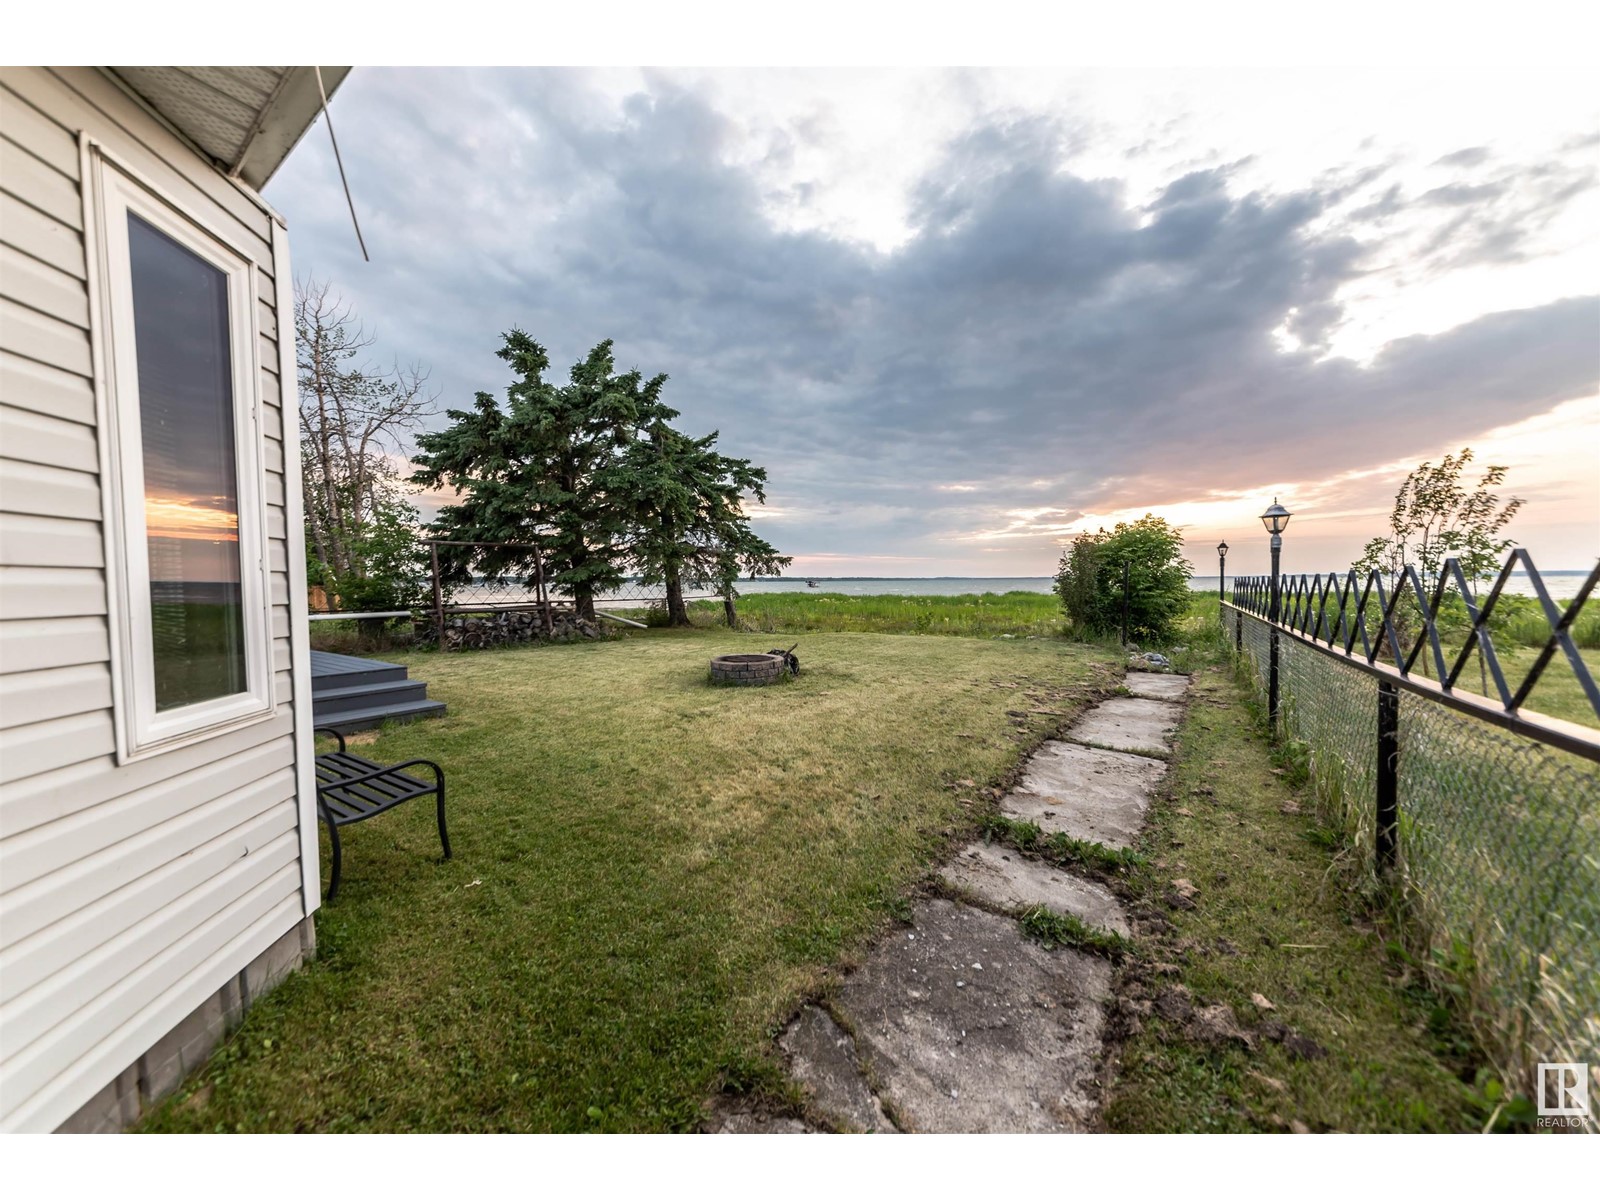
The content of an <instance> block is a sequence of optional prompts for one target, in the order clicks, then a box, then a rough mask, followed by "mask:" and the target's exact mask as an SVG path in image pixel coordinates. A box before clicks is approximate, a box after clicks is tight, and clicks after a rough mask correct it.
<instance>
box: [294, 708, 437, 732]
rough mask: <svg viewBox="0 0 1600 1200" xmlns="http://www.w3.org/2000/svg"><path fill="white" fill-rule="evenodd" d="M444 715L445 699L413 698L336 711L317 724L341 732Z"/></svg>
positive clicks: (319, 720) (319, 719)
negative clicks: (346, 710) (399, 701)
mask: <svg viewBox="0 0 1600 1200" xmlns="http://www.w3.org/2000/svg"><path fill="white" fill-rule="evenodd" d="M442 716H444V701H443V700H412V701H407V702H404V703H400V704H384V705H375V706H373V707H371V708H358V709H353V710H351V711H349V712H341V713H335V714H334V715H333V716H331V717H329V718H328V719H327V720H324V719H323V718H321V717H318V718H317V726H318V728H329V729H337V730H338V731H339V732H340V733H355V732H357V731H358V730H362V729H376V728H377V727H378V726H379V725H382V724H383V723H384V722H385V721H421V720H423V719H424V718H427V717H442Z"/></svg>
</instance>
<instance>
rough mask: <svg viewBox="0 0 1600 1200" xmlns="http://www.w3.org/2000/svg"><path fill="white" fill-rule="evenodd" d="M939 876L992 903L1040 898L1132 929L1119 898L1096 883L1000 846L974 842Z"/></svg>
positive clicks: (1010, 905) (1084, 917) (1027, 904)
mask: <svg viewBox="0 0 1600 1200" xmlns="http://www.w3.org/2000/svg"><path fill="white" fill-rule="evenodd" d="M939 876H940V878H942V879H944V880H945V881H947V882H949V883H952V884H954V885H956V886H957V887H961V888H965V889H967V891H969V892H971V893H972V894H974V895H975V896H977V897H978V898H979V899H980V900H982V901H983V902H984V903H985V904H988V905H992V906H993V907H995V908H1000V909H1009V910H1015V909H1023V908H1034V907H1036V906H1037V905H1040V904H1042V905H1044V906H1045V907H1046V908H1048V909H1049V910H1050V911H1051V912H1055V913H1061V914H1064V915H1070V916H1074V917H1077V918H1078V920H1080V921H1082V922H1083V923H1084V924H1086V925H1095V926H1099V927H1100V928H1101V929H1109V930H1110V931H1111V932H1112V933H1120V934H1121V935H1122V936H1123V937H1129V936H1131V934H1132V932H1133V930H1132V929H1131V928H1130V927H1129V925H1128V917H1127V914H1126V913H1125V912H1123V910H1122V903H1121V902H1120V901H1119V900H1118V899H1117V898H1116V896H1114V895H1113V894H1112V893H1111V892H1109V891H1107V890H1106V889H1105V888H1103V887H1101V886H1100V885H1099V884H1098V883H1091V882H1090V881H1089V880H1087V879H1079V878H1078V877H1077V876H1076V875H1073V874H1071V873H1070V872H1067V871H1063V870H1061V869H1060V868H1059V867H1053V866H1051V865H1050V864H1049V863H1046V862H1040V861H1039V860H1038V859H1034V858H1026V857H1024V856H1023V855H1021V854H1018V853H1016V852H1015V851H1011V850H1004V849H1002V848H1001V847H999V846H992V845H985V844H984V843H982V842H974V843H973V844H972V845H970V846H968V847H967V848H966V849H965V850H963V851H962V852H961V853H960V854H958V855H957V856H956V857H955V859H954V860H953V861H952V862H951V863H950V864H949V865H947V866H946V867H945V868H944V870H942V871H940V872H939Z"/></svg>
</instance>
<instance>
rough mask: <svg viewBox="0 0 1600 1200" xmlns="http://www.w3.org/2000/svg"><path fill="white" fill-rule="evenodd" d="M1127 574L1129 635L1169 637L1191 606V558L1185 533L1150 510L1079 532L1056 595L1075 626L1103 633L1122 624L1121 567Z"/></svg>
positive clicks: (1064, 558)
mask: <svg viewBox="0 0 1600 1200" xmlns="http://www.w3.org/2000/svg"><path fill="white" fill-rule="evenodd" d="M1124 567H1126V568H1127V573H1128V635H1129V636H1130V637H1134V638H1138V639H1139V640H1141V641H1144V640H1161V639H1164V638H1167V637H1169V636H1170V635H1171V634H1172V632H1173V629H1174V627H1175V626H1176V624H1177V622H1178V619H1179V618H1180V617H1181V616H1182V615H1183V614H1184V613H1185V612H1186V611H1187V609H1188V605H1189V574H1190V567H1189V563H1188V562H1187V561H1186V560H1185V559H1184V557H1183V534H1182V532H1181V531H1180V530H1179V529H1178V528H1177V527H1176V526H1174V525H1170V524H1168V523H1167V520H1166V518H1164V517H1157V516H1154V515H1153V514H1150V513H1146V514H1145V515H1144V516H1142V517H1140V518H1139V519H1138V520H1137V521H1133V522H1126V521H1124V522H1119V523H1118V524H1117V526H1116V528H1114V529H1113V530H1111V531H1110V532H1109V533H1108V532H1106V530H1104V529H1101V530H1099V531H1098V532H1096V533H1081V534H1079V535H1078V536H1077V537H1076V538H1074V539H1073V542H1072V545H1071V546H1069V547H1068V549H1067V551H1066V553H1065V554H1063V555H1062V557H1061V566H1060V572H1059V573H1058V574H1057V576H1056V594H1057V595H1059V596H1060V597H1061V604H1062V607H1063V609H1065V611H1066V614H1067V619H1068V621H1069V623H1070V624H1071V626H1072V628H1073V629H1074V630H1075V631H1077V632H1079V633H1080V634H1088V635H1092V636H1096V637H1103V636H1105V635H1107V634H1111V633H1116V632H1118V631H1120V629H1121V627H1122V604H1123V584H1122V574H1123V568H1124Z"/></svg>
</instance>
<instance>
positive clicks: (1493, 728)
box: [1224, 586, 1600, 1128]
mask: <svg viewBox="0 0 1600 1200" xmlns="http://www.w3.org/2000/svg"><path fill="white" fill-rule="evenodd" d="M1585 594H1587V593H1585ZM1258 599H1259V597H1258V596H1256V595H1255V594H1253V593H1252V592H1251V590H1250V588H1249V587H1248V586H1246V587H1243V588H1241V589H1239V590H1236V591H1235V593H1234V601H1235V602H1234V603H1233V604H1230V605H1226V606H1225V607H1224V622H1225V628H1226V632H1227V635H1228V641H1229V642H1230V643H1232V644H1233V645H1234V646H1235V647H1236V648H1237V651H1238V657H1239V663H1240V666H1241V668H1242V669H1244V670H1245V671H1246V673H1247V674H1248V675H1249V677H1250V678H1251V679H1252V680H1253V682H1254V684H1255V686H1256V687H1257V689H1258V690H1259V693H1260V695H1261V697H1262V698H1263V700H1265V699H1266V698H1267V696H1268V695H1269V692H1270V687H1271V681H1270V676H1271V673H1272V660H1273V658H1274V654H1273V642H1274V641H1276V643H1277V648H1276V659H1277V692H1278V711H1277V726H1278V729H1279V730H1280V732H1281V734H1282V735H1283V736H1284V737H1286V738H1288V739H1292V741H1293V742H1294V743H1297V744H1298V745H1299V746H1300V747H1302V748H1303V750H1304V752H1305V753H1306V755H1307V758H1308V765H1309V767H1310V774H1311V780H1312V787H1313V790H1314V794H1315V797H1316V804H1317V807H1318V816H1319V819H1320V820H1321V822H1322V823H1323V824H1324V826H1325V827H1328V828H1330V829H1332V830H1334V831H1336V832H1337V833H1338V834H1340V835H1341V836H1340V845H1341V854H1342V857H1343V859H1344V860H1345V862H1346V864H1347V865H1348V866H1349V868H1350V870H1351V872H1352V874H1353V875H1354V876H1355V877H1356V879H1357V880H1358V881H1359V883H1361V884H1364V885H1365V886H1366V887H1367V888H1368V889H1369V890H1370V891H1371V892H1372V894H1375V895H1378V896H1380V897H1383V898H1385V899H1387V900H1389V901H1390V902H1392V904H1393V905H1394V907H1395V909H1396V911H1397V914H1398V916H1399V925H1400V928H1401V929H1402V930H1403V933H1404V936H1405V938H1406V940H1407V942H1408V943H1409V946H1408V949H1409V950H1410V951H1411V953H1412V954H1413V955H1414V956H1415V957H1416V958H1417V959H1418V960H1419V961H1420V962H1422V963H1423V964H1424V967H1425V969H1426V970H1428V971H1429V972H1430V974H1431V975H1432V976H1433V978H1434V980H1435V982H1436V983H1438V984H1440V985H1442V986H1443V987H1444V988H1445V989H1446V990H1447V991H1448V992H1450V993H1452V994H1457V995H1462V994H1464V995H1465V997H1466V999H1467V1000H1468V1003H1467V1004H1466V1005H1465V1006H1464V1007H1465V1010H1466V1012H1467V1014H1468V1017H1469V1019H1470V1021H1471V1022H1472V1024H1473V1027H1474V1031H1475V1033H1476V1034H1477V1036H1478V1038H1479V1041H1480V1044H1481V1045H1482V1047H1483V1048H1484V1050H1485V1051H1486V1052H1487V1054H1488V1056H1489V1058H1490V1061H1491V1063H1492V1065H1493V1066H1494V1067H1495V1069H1496V1070H1497V1071H1498V1072H1499V1073H1500V1075H1501V1077H1502V1078H1503V1079H1505V1080H1506V1081H1507V1082H1508V1083H1510V1082H1514V1083H1515V1084H1516V1085H1517V1086H1518V1087H1520V1088H1521V1089H1522V1090H1523V1092H1524V1094H1526V1095H1529V1096H1537V1094H1538V1093H1537V1089H1538V1087H1539V1083H1540V1076H1539V1074H1538V1065H1539V1064H1540V1063H1577V1064H1585V1066H1586V1068H1587V1072H1588V1075H1589V1078H1590V1091H1591V1094H1594V1095H1596V1096H1597V1097H1600V730H1584V729H1581V728H1579V727H1577V726H1575V725H1570V724H1565V723H1558V722H1549V721H1545V720H1543V719H1541V718H1538V717H1533V716H1528V715H1526V714H1521V713H1517V712H1515V711H1508V712H1505V713H1501V714H1497V713H1496V711H1495V710H1496V709H1497V708H1498V706H1497V705H1493V704H1490V703H1487V702H1481V701H1479V702H1475V703H1468V704H1463V703H1461V702H1459V700H1455V702H1452V700H1453V697H1452V695H1451V694H1450V693H1449V692H1447V691H1446V690H1445V689H1441V688H1439V687H1438V686H1437V685H1436V684H1431V683H1427V682H1423V681H1419V680H1416V679H1415V678H1412V677H1409V676H1407V675H1405V673H1404V672H1402V671H1398V670H1396V669H1394V668H1393V667H1390V666H1387V665H1385V664H1383V663H1381V662H1378V655H1376V654H1374V655H1371V656H1369V657H1363V655H1362V653H1361V650H1360V649H1359V646H1358V647H1357V648H1356V650H1355V652H1354V653H1353V654H1346V653H1345V649H1346V648H1345V647H1341V646H1338V645H1335V646H1334V647H1329V646H1326V645H1318V644H1316V641H1315V639H1316V633H1315V631H1316V629H1317V628H1318V626H1319V624H1320V621H1313V622H1311V624H1310V630H1311V634H1310V636H1307V635H1306V634H1305V633H1296V632H1294V631H1293V630H1292V629H1291V628H1290V627H1289V626H1288V624H1287V622H1285V623H1280V624H1276V625H1275V624H1274V623H1273V622H1272V621H1271V620H1269V619H1268V617H1267V615H1265V614H1257V613H1252V612H1250V611H1248V610H1249V609H1250V608H1254V607H1258V605H1257V600H1258ZM1581 604H1582V597H1580V599H1579V601H1578V602H1577V603H1576V604H1575V605H1574V606H1573V611H1572V613H1570V614H1569V616H1573V615H1575V614H1576V610H1577V609H1578V608H1580V607H1581ZM1260 607H1266V606H1265V604H1262V605H1260ZM1269 611H1270V610H1269ZM1569 624H1570V621H1569ZM1552 628H1553V634H1552V636H1553V639H1554V637H1555V634H1554V623H1553V625H1552ZM1374 632H1375V633H1380V634H1383V635H1387V634H1388V632H1389V631H1388V629H1386V628H1380V629H1377V630H1375V631H1374ZM1426 634H1427V629H1426V626H1424V629H1423V631H1422V634H1421V636H1426ZM1412 636H1413V637H1415V636H1419V635H1418V634H1417V633H1415V632H1414V633H1413V635H1412ZM1373 640H1374V642H1375V643H1376V642H1377V641H1379V638H1377V637H1374V639H1373ZM1402 681H1403V684H1404V685H1403V686H1396V684H1397V682H1402ZM1430 689H1431V690H1430ZM1385 691H1387V693H1388V696H1389V697H1390V699H1389V703H1390V704H1391V706H1396V705H1397V711H1396V708H1395V707H1391V709H1390V713H1391V715H1390V717H1389V719H1388V728H1387V732H1388V734H1389V737H1388V740H1384V734H1385V731H1386V729H1385V725H1386V723H1385V718H1384V716H1383V715H1381V708H1382V704H1381V701H1380V695H1381V694H1382V693H1383V692H1385ZM1597 715H1600V714H1597ZM1491 718H1492V719H1491ZM1558 725H1560V726H1563V728H1561V729H1560V730H1558V732H1559V733H1560V735H1561V736H1559V737H1552V736H1550V735H1549V733H1548V731H1547V729H1546V728H1545V727H1546V726H1548V727H1550V728H1552V729H1554V728H1555V727H1556V726H1558ZM1386 780H1387V787H1388V789H1389V793H1388V794H1389V796H1390V804H1391V806H1392V807H1390V808H1389V809H1386V808H1385V804H1384V796H1385V786H1386ZM1386 813H1388V814H1389V815H1388V816H1387V817H1386V815H1385V814H1386ZM1386 825H1387V826H1388V829H1387V831H1386V830H1385V829H1383V828H1381V827H1382V826H1386ZM1386 832H1387V835H1388V840H1387V843H1386V836H1385V835H1386ZM1458 989H1463V991H1458ZM1589 1122H1590V1127H1591V1128H1593V1108H1591V1111H1590V1116H1589Z"/></svg>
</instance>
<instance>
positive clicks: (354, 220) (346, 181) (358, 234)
mask: <svg viewBox="0 0 1600 1200" xmlns="http://www.w3.org/2000/svg"><path fill="white" fill-rule="evenodd" d="M311 69H312V70H313V71H315V72H316V73H317V92H318V94H319V95H321V97H322V117H323V120H325V121H327V123H328V140H329V141H330V142H332V143H333V161H334V162H336V163H337V164H339V182H340V183H342V184H344V202H345V203H346V204H348V205H349V206H350V224H352V225H354V226H355V227H356V241H357V242H359V243H360V244H361V257H362V258H364V259H366V260H367V261H368V262H371V261H372V255H370V254H368V253H367V239H366V238H364V237H362V236H361V222H360V221H359V220H358V219H357V218H356V202H355V201H354V200H353V199H352V198H351V196H350V180H349V179H347V178H346V177H345V173H344V159H343V158H342V157H341V156H340V154H339V139H338V138H337V137H336V136H334V132H333V117H332V116H331V115H330V114H329V112H328V90H327V89H326V88H324V87H323V86H322V68H321V67H312V68H311Z"/></svg>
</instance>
